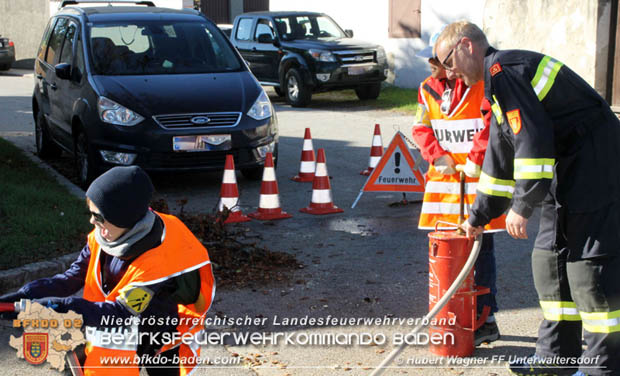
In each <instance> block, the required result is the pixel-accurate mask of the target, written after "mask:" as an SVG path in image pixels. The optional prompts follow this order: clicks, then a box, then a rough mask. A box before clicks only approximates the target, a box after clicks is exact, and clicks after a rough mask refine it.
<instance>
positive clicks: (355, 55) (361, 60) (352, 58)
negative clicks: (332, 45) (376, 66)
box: [334, 50, 376, 65]
mask: <svg viewBox="0 0 620 376" xmlns="http://www.w3.org/2000/svg"><path fill="white" fill-rule="evenodd" d="M334 55H336V56H338V58H339V59H340V61H342V63H343V64H345V65H356V64H368V63H375V62H376V58H375V51H373V50H342V51H334Z"/></svg>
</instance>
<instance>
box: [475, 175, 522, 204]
mask: <svg viewBox="0 0 620 376" xmlns="http://www.w3.org/2000/svg"><path fill="white" fill-rule="evenodd" d="M478 191H480V192H482V193H484V194H487V195H489V196H499V197H507V198H512V194H513V193H514V191H515V181H514V180H505V179H498V178H494V177H492V176H489V175H487V174H485V173H484V171H483V172H482V173H480V180H479V181H478Z"/></svg>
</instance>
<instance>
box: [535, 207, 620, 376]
mask: <svg viewBox="0 0 620 376" xmlns="http://www.w3.org/2000/svg"><path fill="white" fill-rule="evenodd" d="M619 211H620V203H615V204H613V205H610V206H608V207H605V208H602V209H600V210H597V211H593V212H590V213H586V214H583V213H582V214H578V215H568V214H567V213H565V212H563V211H562V210H561V209H557V208H556V205H555V203H554V201H553V200H546V201H545V203H544V204H543V208H542V214H541V221H540V229H539V233H538V236H537V238H536V244H535V248H534V252H533V253H532V271H533V275H534V284H535V286H536V291H537V293H538V297H539V300H540V303H541V307H542V308H543V313H544V316H545V319H544V320H543V321H542V323H541V324H540V328H539V332H538V340H537V342H536V353H537V355H539V356H543V357H550V356H561V357H574V358H579V357H581V359H582V360H583V361H586V362H589V364H585V363H584V364H582V365H581V366H580V370H581V371H582V372H584V373H585V374H588V375H620V256H619V255H618V252H617V251H614V250H613V248H614V247H613V246H612V245H613V237H614V236H618V234H619V233H620V226H619V227H615V224H617V223H618V222H619V221H620V213H619ZM597 225H600V226H602V229H601V228H595V227H596V226H597ZM614 227H615V228H614ZM608 231H613V233H608ZM606 237H607V238H606ZM615 247H616V249H617V248H620V242H617V243H616V244H615ZM582 330H583V339H584V340H585V344H586V346H587V347H586V349H585V350H584V351H583V352H582V341H581V340H582ZM574 365H575V366H578V365H577V364H574Z"/></svg>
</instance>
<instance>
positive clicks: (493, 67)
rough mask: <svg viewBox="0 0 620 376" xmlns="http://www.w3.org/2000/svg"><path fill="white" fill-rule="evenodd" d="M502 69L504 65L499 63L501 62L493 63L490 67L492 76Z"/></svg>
mask: <svg viewBox="0 0 620 376" xmlns="http://www.w3.org/2000/svg"><path fill="white" fill-rule="evenodd" d="M501 71H502V66H501V65H499V63H495V64H493V65H491V68H489V72H491V77H493V76H495V75H496V74H498V73H499V72H501Z"/></svg>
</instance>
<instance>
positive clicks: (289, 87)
mask: <svg viewBox="0 0 620 376" xmlns="http://www.w3.org/2000/svg"><path fill="white" fill-rule="evenodd" d="M284 82H285V83H286V87H285V90H286V92H285V94H286V101H287V102H288V103H289V104H290V105H291V106H293V107H305V106H307V105H308V103H310V98H312V92H311V91H310V88H309V87H308V85H306V84H305V83H304V80H303V79H302V77H301V74H300V73H299V71H298V70H297V69H295V68H291V69H289V70H288V72H286V77H285V78H284Z"/></svg>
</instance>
